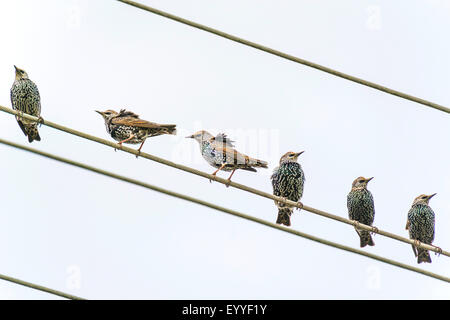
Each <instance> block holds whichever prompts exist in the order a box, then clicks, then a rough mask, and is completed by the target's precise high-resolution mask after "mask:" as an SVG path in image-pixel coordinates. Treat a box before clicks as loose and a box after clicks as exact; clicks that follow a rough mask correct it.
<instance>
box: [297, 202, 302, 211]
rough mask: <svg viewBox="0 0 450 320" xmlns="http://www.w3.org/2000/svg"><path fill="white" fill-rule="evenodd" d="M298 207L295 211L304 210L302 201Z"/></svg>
mask: <svg viewBox="0 0 450 320" xmlns="http://www.w3.org/2000/svg"><path fill="white" fill-rule="evenodd" d="M297 205H298V207H296V208H295V209H297V210H302V209H303V203H301V202H300V201H298V202H297Z"/></svg>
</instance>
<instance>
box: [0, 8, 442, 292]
mask: <svg viewBox="0 0 450 320" xmlns="http://www.w3.org/2000/svg"><path fill="white" fill-rule="evenodd" d="M143 3H145V4H148V5H150V6H154V7H156V8H159V9H161V10H166V11H168V12H170V13H173V14H176V15H179V16H182V17H184V18H187V19H191V20H194V21H196V22H199V23H202V24H205V25H209V26H211V27H215V28H217V29H220V30H223V31H225V32H228V33H231V34H234V35H237V36H240V37H243V38H245V39H249V40H252V41H255V42H258V43H261V44H263V45H266V46H269V47H272V48H275V49H278V50H281V51H284V52H287V53H289V54H292V55H295V56H298V57H301V58H304V59H307V60H310V61H313V62H316V63H319V64H322V65H325V66H328V67H331V68H335V69H337V70H339V71H342V72H346V73H348V74H351V75H354V76H358V77H361V78H363V79H367V80H370V81H373V82H376V83H379V84H382V85H385V86H388V87H391V88H394V89H397V90H400V91H404V92H406V93H409V94H413V95H416V96H418V97H422V98H424V99H428V100H431V101H434V102H437V103H440V104H443V105H446V106H447V107H448V106H449V105H450V96H449V94H448V92H449V89H448V88H449V87H448V86H449V83H450V72H449V71H450V60H449V59H448V57H449V56H450V44H449V41H448V30H449V28H450V2H449V1H437V0H435V1H412V0H408V1H406V0H404V1H395V4H394V3H393V1H387V0H386V1H361V0H354V1H339V2H338V1H334V0H329V1H306V0H305V1H299V0H296V1H275V0H271V1H269V0H253V1H250V0H247V1H229V0H227V1H225V0H221V1H219V0H213V1H212V0H191V1H182V0H177V1H175V0H173V1H167V0H164V1H162V0H160V1H157V0H152V1H143ZM0 39H1V41H2V50H1V53H0V75H1V76H0V104H1V105H3V106H8V107H10V106H11V104H10V98H9V90H10V87H11V85H12V83H13V80H14V68H13V65H14V64H15V65H17V66H19V67H21V68H23V69H25V70H26V71H27V72H28V74H29V76H30V78H31V79H32V80H33V81H35V83H36V84H37V85H38V87H39V90H40V93H41V100H42V116H43V117H44V118H45V119H47V120H50V121H53V122H57V123H60V124H62V125H66V126H68V127H71V128H74V129H77V130H81V131H85V132H87V133H90V134H93V135H96V136H99V137H102V138H106V139H110V137H109V136H108V135H107V133H106V131H105V128H104V124H103V120H102V119H101V117H100V116H99V115H98V114H96V113H95V112H94V111H93V110H94V109H108V108H114V109H119V108H124V107H126V108H129V109H130V110H133V111H134V112H136V113H138V114H139V115H141V117H142V118H144V119H147V120H150V121H155V122H160V123H175V124H177V125H178V132H179V134H178V135H177V136H175V137H171V136H163V137H156V138H152V139H151V140H150V139H149V141H147V142H146V144H145V145H144V148H143V151H145V152H149V153H152V154H154V155H157V156H160V157H163V158H167V159H170V160H173V161H176V162H179V163H182V164H185V165H188V166H192V167H194V168H196V169H199V170H203V171H206V172H209V173H211V172H212V171H213V170H214V169H213V168H212V167H210V166H209V165H207V163H206V162H205V161H204V160H203V159H202V158H201V156H200V153H199V151H198V146H197V144H196V143H195V142H194V141H192V140H187V139H184V136H186V135H187V134H192V133H193V132H194V131H196V130H198V129H208V130H210V131H211V132H212V133H213V134H216V133H218V132H222V131H224V132H227V133H228V134H229V136H230V137H231V138H232V139H234V140H236V145H237V148H238V149H239V150H240V151H242V152H245V153H248V154H250V155H251V156H258V157H260V158H262V159H264V160H267V161H269V163H270V168H269V169H266V170H264V169H262V170H259V171H258V173H257V174H255V173H251V172H245V171H238V172H236V174H235V175H234V180H235V181H236V182H239V183H243V184H246V185H249V186H252V187H256V188H259V189H261V190H264V191H267V192H271V191H272V190H271V184H270V180H269V177H270V174H271V172H272V169H273V168H274V167H275V166H276V165H277V162H278V159H279V157H280V156H281V154H282V153H285V152H286V151H290V150H293V151H301V150H306V152H305V153H304V154H303V155H301V157H300V163H301V164H302V166H303V169H304V171H305V174H306V179H307V180H306V185H305V192H304V197H303V202H304V203H305V204H307V205H309V206H312V207H316V208H319V209H322V210H325V211H328V212H331V213H334V214H336V215H340V216H343V217H347V208H346V195H347V193H348V191H349V190H350V186H351V182H352V181H353V180H354V179H355V178H356V177H357V176H360V175H363V176H367V177H369V176H374V177H375V179H374V180H373V181H372V182H371V183H370V184H369V189H370V190H371V191H372V192H373V195H374V198H375V207H376V215H375V225H376V226H378V227H379V228H381V229H384V230H386V231H390V232H393V233H397V234H399V235H402V236H407V232H406V230H405V224H406V214H407V211H408V210H409V208H410V206H411V203H412V201H413V199H414V198H415V197H416V196H418V195H419V194H422V193H426V194H431V193H434V192H437V193H438V195H437V196H436V197H435V198H433V199H432V200H431V207H432V208H433V209H434V211H435V213H436V238H435V242H434V243H435V244H436V245H438V246H441V247H442V248H443V249H447V250H448V249H449V248H450V233H449V232H448V230H449V225H450V201H449V196H450V168H449V163H450V148H449V138H450V122H449V121H450V117H449V115H448V114H445V113H443V112H439V111H437V110H434V109H430V108H428V107H424V106H422V105H419V104H415V103H412V102H409V101H405V100H402V99H400V98H397V97H394V96H390V95H388V94H385V93H382V92H378V91H376V90H373V89H370V88H367V87H363V86H361V85H358V84H355V83H352V82H349V81H346V80H343V79H340V78H336V77H334V76H331V75H328V74H325V73H322V72H320V71H317V70H314V69H310V68H308V67H305V66H302V65H298V64H295V63H293V62H289V61H286V60H283V59H281V58H278V57H275V56H271V55H269V54H267V53H263V52H259V51H257V50H255V49H252V48H249V47H245V46H242V45H239V44H237V43H233V42H231V41H228V40H225V39H222V38H219V37H217V36H214V35H211V34H207V33H205V32H202V31H199V30H197V29H193V28H190V27H187V26H185V25H182V24H179V23H176V22H173V21H170V20H167V19H165V18H162V17H159V16H156V15H153V14H150V13H147V12H144V11H142V10H138V9H136V8H133V7H130V6H126V5H124V4H122V3H119V2H117V1H112V0H111V1H109V0H95V1H93V0H89V1H87V0H84V1H82V0H79V1H75V0H67V1H59V0H58V1H56V0H53V1H50V0H45V1H44V0H42V1H31V0H29V1H26V0H18V1H1V2H0ZM39 130H40V135H41V137H42V141H41V142H34V143H32V144H31V146H32V147H35V148H39V149H41V150H45V151H48V152H51V153H54V154H57V155H60V156H63V157H68V158H72V159H75V160H78V161H81V162H85V163H88V164H90V165H93V166H97V167H102V168H104V169H107V170H111V171H114V172H116V173H119V174H122V175H126V176H129V177H133V178H136V179H140V180H142V181H145V182H148V183H152V184H155V185H158V186H161V187H165V188H168V189H171V190H175V191H178V192H181V193H185V194H188V195H191V196H194V197H198V198H201V199H205V200H208V201H211V202H214V203H217V204H220V205H223V206H226V207H228V208H232V209H235V210H238V211H242V212H245V213H248V214H251V215H254V216H257V217H259V218H262V219H266V220H269V221H275V219H276V212H277V210H276V208H275V206H274V204H273V202H272V201H271V200H268V199H264V198H260V197H258V196H255V195H252V194H248V193H245V192H242V191H239V190H237V189H233V188H228V189H227V188H225V187H224V186H223V185H221V184H214V183H213V184H210V183H209V182H208V180H206V179H203V178H200V177H197V176H194V175H191V174H188V173H184V172H181V171H177V170H176V169H173V168H170V167H166V166H163V165H160V164H157V163H154V162H152V161H148V160H146V159H136V158H135V157H134V156H133V155H130V154H126V153H122V152H114V151H113V150H112V149H111V148H108V147H105V146H102V145H99V144H96V143H93V142H90V141H87V140H83V139H81V138H78V137H75V136H71V135H68V134H64V133H62V132H59V131H57V130H54V129H52V128H49V127H46V126H42V127H41V128H40V129H39ZM0 136H1V137H2V138H5V139H9V140H12V141H15V142H19V143H22V144H25V145H29V143H28V142H27V140H26V137H25V136H24V135H23V134H22V132H21V131H20V129H19V126H18V125H17V123H16V121H15V120H14V118H13V117H12V116H11V115H8V114H6V113H2V114H0ZM0 164H1V166H0V168H1V169H0V170H1V183H0V191H1V192H0V194H1V204H2V205H1V224H0V257H1V259H0V261H1V263H0V273H1V274H6V275H10V276H14V277H17V278H20V279H23V280H26V281H30V282H34V283H37V284H41V285H45V286H48V287H51V288H54V289H58V290H62V291H66V292H68V293H72V294H75V295H78V296H81V297H85V298H90V299H339V298H342V299H422V298H425V299H427V298H437V299H448V298H450V286H449V285H448V284H447V283H444V282H441V281H438V280H435V279H431V278H427V277H424V276H422V275H419V274H416V273H413V272H410V271H407V270H403V269H399V268H396V267H393V266H390V265H386V264H383V263H380V262H377V261H374V260H371V259H368V258H365V257H361V256H358V255H354V254H351V253H348V252H344V251H340V250H337V249H333V248H330V247H327V246H324V245H321V244H317V243H314V242H311V241H309V240H306V239H302V238H299V237H295V236H292V235H290V234H287V233H283V232H280V231H277V230H273V229H270V228H267V227H264V226H261V225H258V224H255V223H251V222H249V221H246V220H242V219H239V218H235V217H232V216H229V215H227V214H224V213H221V212H218V211H214V210H211V209H208V208H204V207H201V206H198V205H195V204H192V203H187V202H185V201H183V200H179V199H174V198H170V197H168V196H165V195H162V194H158V193H156V192H152V191H149V190H147V189H143V188H140V187H137V186H133V185H129V184H127V183H123V182H119V181H115V180H112V179H110V178H107V177H103V176H99V175H96V174H93V173H91V172H87V171H84V170H82V169H78V168H75V167H70V166H67V165H65V164H61V163H57V162H55V161H51V160H48V159H45V158H41V157H39V156H36V155H32V154H28V153H25V152H23V151H19V150H15V149H12V148H10V147H7V146H3V145H0ZM227 174H228V173H222V174H220V176H222V177H227ZM292 228H293V229H298V230H301V231H303V232H306V233H310V234H312V235H315V236H318V237H322V238H325V239H328V240H332V241H336V242H339V243H343V244H346V245H350V246H353V247H359V239H358V236H357V234H356V233H355V231H354V230H353V228H352V227H351V226H348V225H344V224H341V223H339V222H336V221H333V220H328V219H326V218H322V217H319V216H315V215H313V214H311V213H309V212H306V211H303V212H300V213H299V212H296V213H295V214H294V216H293V218H292ZM374 241H375V243H376V246H375V247H371V248H365V249H364V250H367V251H368V252H371V253H375V254H378V255H382V256H386V257H388V258H392V259H395V260H398V261H401V262H403V263H407V264H410V265H413V266H417V263H416V258H415V257H414V255H413V252H412V250H411V247H410V246H409V245H407V244H404V243H400V242H397V241H395V240H392V239H389V238H385V237H382V236H379V235H378V236H375V237H374ZM431 258H432V260H433V263H432V264H427V265H424V264H422V265H420V267H421V268H424V269H426V270H428V271H432V272H435V273H439V274H443V275H446V276H449V275H450V273H449V270H450V259H449V258H448V257H445V256H440V257H438V256H436V255H434V254H431ZM0 298H2V299H47V298H48V299H54V298H55V297H54V296H51V295H48V294H46V293H42V292H39V291H35V290H32V289H28V288H24V287H20V286H17V285H14V284H10V283H7V282H3V281H0Z"/></svg>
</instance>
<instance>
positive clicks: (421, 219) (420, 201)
mask: <svg viewBox="0 0 450 320" xmlns="http://www.w3.org/2000/svg"><path fill="white" fill-rule="evenodd" d="M435 195H436V193H433V194H432V195H425V194H422V195H420V196H418V197H417V198H415V199H414V202H413V204H412V207H411V209H410V210H409V212H408V219H407V221H406V230H409V238H410V239H412V240H415V242H418V243H416V245H417V246H418V245H420V243H419V242H423V243H426V244H429V245H431V243H432V242H433V240H434V212H433V210H432V209H431V208H430V206H429V205H428V202H429V201H430V199H431V198H432V197H434V196H435ZM412 248H413V252H414V255H415V256H416V257H417V263H422V262H430V263H431V258H430V253H429V252H428V250H425V249H423V248H416V246H414V245H412Z"/></svg>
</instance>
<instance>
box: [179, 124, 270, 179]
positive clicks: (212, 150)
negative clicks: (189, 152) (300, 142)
mask: <svg viewBox="0 0 450 320" xmlns="http://www.w3.org/2000/svg"><path fill="white" fill-rule="evenodd" d="M186 138H191V139H194V140H195V141H197V142H198V143H199V145H200V152H201V153H202V156H203V158H204V159H205V160H206V161H207V162H208V163H209V164H210V165H211V166H213V167H215V168H217V170H216V171H214V172H213V173H212V175H214V176H215V175H216V174H217V172H219V171H220V170H223V171H232V172H231V174H230V176H229V177H228V181H231V177H232V176H233V174H234V172H235V171H236V169H242V170H247V171H253V172H256V169H255V168H267V162H266V161H262V160H258V159H254V158H251V157H249V156H247V155H245V154H242V153H240V152H238V151H236V149H234V145H233V142H234V141H232V140H230V139H229V138H228V137H227V136H226V135H225V134H223V133H220V134H218V135H217V136H215V137H214V136H213V135H212V134H210V133H209V132H207V131H205V130H201V131H198V132H196V133H194V134H193V135H190V136H187V137H186ZM210 181H211V180H210Z"/></svg>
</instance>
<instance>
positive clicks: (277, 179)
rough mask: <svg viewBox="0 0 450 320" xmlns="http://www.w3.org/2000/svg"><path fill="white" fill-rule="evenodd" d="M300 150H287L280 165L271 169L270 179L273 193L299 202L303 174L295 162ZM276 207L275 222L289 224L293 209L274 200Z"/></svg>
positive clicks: (300, 167)
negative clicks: (296, 151) (276, 215)
mask: <svg viewBox="0 0 450 320" xmlns="http://www.w3.org/2000/svg"><path fill="white" fill-rule="evenodd" d="M303 152H304V151H302V152H298V153H295V152H287V153H286V154H284V155H283V156H282V157H281V159H280V165H279V166H278V167H276V168H275V169H274V171H273V174H272V176H271V177H270V179H271V180H272V187H273V194H274V195H275V196H278V197H283V198H286V199H288V200H291V201H295V202H299V201H300V199H301V198H302V195H303V185H304V183H305V174H304V173H303V170H302V166H301V165H300V164H299V163H298V162H297V159H298V156H299V155H301V154H302V153H303ZM275 204H276V205H277V207H278V217H277V221H276V222H277V223H278V224H284V225H285V226H290V225H291V215H292V212H293V211H294V209H293V208H292V207H290V206H288V205H286V204H285V203H282V202H278V201H275Z"/></svg>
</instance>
